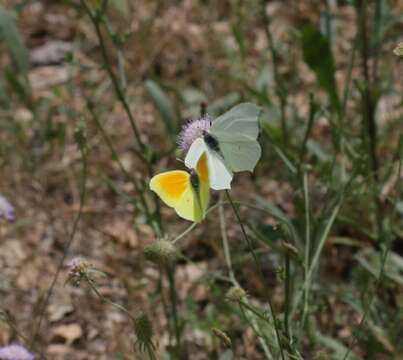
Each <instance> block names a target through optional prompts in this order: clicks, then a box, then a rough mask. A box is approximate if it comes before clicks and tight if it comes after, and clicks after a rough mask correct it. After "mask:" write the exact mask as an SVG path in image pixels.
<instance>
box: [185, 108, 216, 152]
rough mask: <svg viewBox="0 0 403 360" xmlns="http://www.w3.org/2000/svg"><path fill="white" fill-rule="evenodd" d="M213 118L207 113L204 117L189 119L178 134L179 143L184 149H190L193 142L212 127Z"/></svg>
mask: <svg viewBox="0 0 403 360" xmlns="http://www.w3.org/2000/svg"><path fill="white" fill-rule="evenodd" d="M211 122H212V120H211V118H210V117H209V116H208V115H206V116H204V117H202V118H199V119H195V120H191V121H189V122H188V123H187V124H185V125H184V126H183V127H182V131H181V132H180V133H179V136H178V145H179V147H180V148H181V149H182V150H183V151H184V152H186V151H188V150H189V148H190V146H191V145H192V144H193V142H194V141H195V140H196V139H197V138H199V137H202V136H203V135H204V133H205V132H206V131H207V130H208V129H210V126H211Z"/></svg>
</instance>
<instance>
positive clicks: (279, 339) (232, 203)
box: [225, 190, 285, 360]
mask: <svg viewBox="0 0 403 360" xmlns="http://www.w3.org/2000/svg"><path fill="white" fill-rule="evenodd" d="M225 194H226V195H227V199H228V201H229V203H230V204H231V207H232V210H233V211H234V214H235V217H236V218H237V221H238V224H239V226H240V228H241V232H242V234H243V237H244V240H245V242H246V244H247V245H248V247H249V249H250V251H251V253H252V257H253V260H254V262H255V265H256V268H257V270H258V272H259V274H260V277H261V279H262V280H263V279H264V275H263V271H262V268H261V267H260V263H259V260H258V258H257V256H256V254H255V251H254V249H253V245H252V243H251V241H250V239H249V237H248V235H247V233H246V230H245V227H244V225H243V222H242V219H241V217H240V215H239V213H238V210H237V208H236V206H235V204H234V202H233V201H232V198H231V195H230V193H229V191H228V190H225ZM266 297H267V301H268V303H269V307H270V312H271V315H272V318H273V324H274V329H275V332H276V337H277V342H278V346H279V349H280V355H281V359H282V360H285V357H284V350H283V344H282V342H281V338H280V331H279V328H278V322H277V316H276V313H275V311H274V308H273V304H272V302H271V299H270V295H268V296H266Z"/></svg>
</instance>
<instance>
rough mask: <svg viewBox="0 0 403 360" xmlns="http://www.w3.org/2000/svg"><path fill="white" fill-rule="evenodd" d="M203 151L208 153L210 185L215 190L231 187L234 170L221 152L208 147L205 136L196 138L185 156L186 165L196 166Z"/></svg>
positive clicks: (189, 166)
mask: <svg viewBox="0 0 403 360" xmlns="http://www.w3.org/2000/svg"><path fill="white" fill-rule="evenodd" d="M203 153H206V155H207V168H208V173H209V174H208V175H209V183H210V187H211V188H212V189H214V190H224V189H230V188H231V181H232V176H233V174H232V171H231V170H230V169H229V168H228V167H227V166H226V164H225V162H224V159H223V158H222V156H221V155H220V154H218V153H216V152H215V151H214V150H211V149H209V148H208V147H207V145H206V144H205V142H204V140H203V138H198V139H196V140H195V141H194V142H193V144H192V145H191V146H190V149H189V151H188V153H187V155H186V157H185V165H186V166H187V167H188V168H189V169H194V168H196V164H197V162H198V161H199V159H200V157H201V156H202V155H203Z"/></svg>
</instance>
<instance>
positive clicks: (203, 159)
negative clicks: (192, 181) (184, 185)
mask: <svg viewBox="0 0 403 360" xmlns="http://www.w3.org/2000/svg"><path fill="white" fill-rule="evenodd" d="M196 171H197V175H199V178H200V179H201V181H203V182H205V183H207V182H208V168H207V156H206V153H203V155H202V156H200V159H199V161H198V162H197V165H196Z"/></svg>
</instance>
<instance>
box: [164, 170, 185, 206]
mask: <svg viewBox="0 0 403 360" xmlns="http://www.w3.org/2000/svg"><path fill="white" fill-rule="evenodd" d="M158 180H159V181H158V182H159V186H160V188H161V189H162V190H163V191H164V192H165V194H166V195H167V196H169V197H170V198H173V199H179V198H180V197H181V196H182V195H183V193H184V192H185V191H186V187H187V185H188V181H189V177H188V176H186V175H185V174H184V172H183V171H169V172H167V173H165V174H162V175H160V177H159V179H158Z"/></svg>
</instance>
